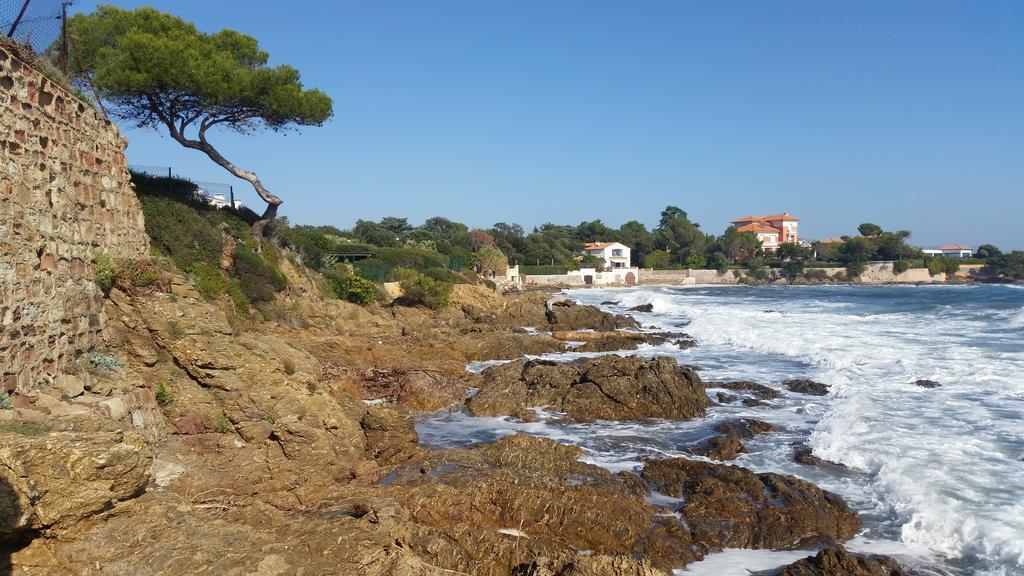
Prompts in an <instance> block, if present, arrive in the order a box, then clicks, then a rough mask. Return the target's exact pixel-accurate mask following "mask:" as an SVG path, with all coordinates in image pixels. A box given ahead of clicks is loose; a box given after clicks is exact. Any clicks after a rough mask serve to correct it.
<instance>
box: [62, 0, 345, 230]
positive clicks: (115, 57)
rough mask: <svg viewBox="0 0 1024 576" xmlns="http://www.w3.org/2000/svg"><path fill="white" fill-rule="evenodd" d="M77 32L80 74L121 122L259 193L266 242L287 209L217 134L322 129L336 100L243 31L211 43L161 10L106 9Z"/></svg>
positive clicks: (79, 19) (80, 17) (81, 17)
mask: <svg viewBox="0 0 1024 576" xmlns="http://www.w3.org/2000/svg"><path fill="white" fill-rule="evenodd" d="M68 30H69V35H70V37H71V39H72V40H71V41H72V42H73V44H74V49H73V54H74V55H75V57H74V58H72V75H73V76H74V77H75V79H76V80H77V81H80V82H83V83H87V84H88V85H89V86H90V87H92V88H93V89H94V91H95V93H96V95H97V97H98V98H99V99H100V101H101V102H105V103H107V104H108V105H109V106H110V107H111V112H112V113H113V114H114V115H115V116H116V117H118V118H120V119H121V120H124V121H128V122H132V123H134V124H135V125H136V126H138V127H151V128H163V129H166V130H167V132H168V134H170V136H171V138H173V139H174V140H175V141H176V142H178V143H179V144H181V145H182V146H184V147H186V148H190V149H193V150H198V151H200V152H203V153H204V154H206V155H207V156H208V157H209V158H210V159H211V160H213V161H214V162H216V163H217V164H218V165H220V166H221V167H223V168H224V169H226V170H227V171H228V172H230V173H231V174H233V175H234V176H236V177H238V178H241V179H243V180H246V181H247V182H249V183H250V184H252V186H253V188H254V189H255V190H256V192H257V194H259V196H260V198H262V199H263V200H264V201H265V202H266V203H267V209H266V211H265V212H264V213H263V216H262V217H261V218H260V219H259V221H257V222H256V223H255V224H254V225H253V234H254V236H255V237H256V239H257V240H259V239H261V238H262V234H263V229H264V228H265V227H266V225H267V224H268V223H269V222H270V221H271V220H273V218H274V217H275V216H276V215H277V209H278V206H280V205H281V203H282V202H283V201H282V200H281V199H280V198H279V197H277V196H275V195H273V194H271V192H270V191H269V190H267V188H266V187H265V186H264V185H263V184H262V183H261V182H260V180H259V178H258V177H257V176H256V174H255V173H254V172H251V171H249V170H245V169H242V168H239V167H238V166H236V165H234V164H233V163H231V162H230V161H228V160H227V159H226V158H225V157H224V156H223V155H222V154H221V153H220V152H219V151H218V150H217V149H216V148H215V147H214V146H213V145H212V144H211V143H210V141H209V139H208V137H209V131H210V130H211V129H215V128H225V129H229V130H233V131H235V132H239V133H242V134H250V133H253V132H256V131H258V130H261V129H270V130H285V129H290V128H295V127H298V126H319V125H321V124H323V123H324V122H325V121H326V120H327V119H329V118H330V117H331V115H332V113H333V110H332V103H331V99H330V97H328V96H327V95H326V94H324V93H323V92H321V91H319V90H315V89H305V88H303V85H302V82H301V81H300V79H299V72H298V70H296V69H295V68H293V67H291V66H287V65H280V66H268V65H267V61H268V54H267V53H266V52H265V51H263V50H261V49H260V47H259V45H258V43H257V41H256V39H255V38H252V37H251V36H247V35H245V34H241V33H239V32H235V31H234V30H221V31H219V32H215V33H212V34H207V33H205V32H201V31H199V30H197V29H196V27H195V25H193V24H192V23H190V22H186V21H184V20H182V19H181V18H179V17H177V16H174V15H171V14H166V13H163V12H159V11H157V10H154V9H152V8H139V9H137V10H122V9H120V8H116V7H114V6H108V5H102V6H99V7H98V8H97V9H96V11H95V12H92V13H88V14H76V15H75V16H73V17H71V18H70V19H69V21H68Z"/></svg>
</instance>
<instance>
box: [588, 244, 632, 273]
mask: <svg viewBox="0 0 1024 576" xmlns="http://www.w3.org/2000/svg"><path fill="white" fill-rule="evenodd" d="M583 254H585V255H588V256H597V257H598V258H601V259H602V260H604V267H605V268H629V246H626V245H625V244H620V243H618V242H588V243H586V244H584V245H583Z"/></svg>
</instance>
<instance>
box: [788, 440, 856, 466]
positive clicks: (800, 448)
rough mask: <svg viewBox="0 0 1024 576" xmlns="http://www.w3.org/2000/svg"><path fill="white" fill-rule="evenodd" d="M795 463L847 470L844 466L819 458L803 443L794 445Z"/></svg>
mask: <svg viewBox="0 0 1024 576" xmlns="http://www.w3.org/2000/svg"><path fill="white" fill-rule="evenodd" d="M793 461H794V462H796V463H797V464H804V465H805V466H831V467H834V468H846V466H845V465H844V464H840V463H838V462H833V461H831V460H825V459H823V458H818V457H817V456H815V455H814V453H813V452H812V451H811V447H810V446H808V445H807V444H804V443H803V442H797V443H796V444H794V445H793Z"/></svg>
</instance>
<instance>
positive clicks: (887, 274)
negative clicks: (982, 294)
mask: <svg viewBox="0 0 1024 576" xmlns="http://www.w3.org/2000/svg"><path fill="white" fill-rule="evenodd" d="M807 270H815V271H818V270H820V271H822V272H824V273H825V274H826V275H827V276H828V277H829V278H833V279H834V278H836V277H837V276H845V275H846V268H808V269H807ZM772 274H773V277H776V278H779V277H783V276H784V272H783V271H782V270H781V269H778V268H776V269H774V270H772ZM744 276H746V271H745V270H729V271H727V272H726V273H724V274H722V273H719V272H718V271H717V270H651V269H648V268H644V269H642V270H641V273H640V278H641V281H642V282H641V283H642V284H648V285H663V286H664V285H684V284H691V283H692V284H737V283H739V281H740V278H742V277H744ZM945 281H946V275H945V274H936V275H935V276H932V275H931V274H930V273H929V272H928V269H927V268H911V269H910V270H905V271H903V272H901V273H899V274H896V273H895V271H894V270H893V264H892V262H871V263H869V264H868V265H867V266H865V268H864V273H863V274H861V275H860V277H858V278H857V279H856V280H855V283H859V284H920V283H933V282H945Z"/></svg>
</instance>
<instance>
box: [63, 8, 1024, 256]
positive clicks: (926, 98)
mask: <svg viewBox="0 0 1024 576" xmlns="http://www.w3.org/2000/svg"><path fill="white" fill-rule="evenodd" d="M114 3H115V4H117V5H118V6H121V7H126V8H130V7H135V6H140V5H152V6H154V7H156V8H159V9H162V10H165V11H169V12H173V13H175V14H178V15H180V16H182V17H184V18H186V19H188V20H192V21H194V22H195V23H196V24H197V25H198V26H199V27H200V28H201V29H204V30H208V31H215V30H218V29H220V28H234V29H236V30H239V31H241V32H245V33H248V34H251V35H253V36H255V37H256V38H258V39H259V41H260V43H261V45H262V46H263V47H264V48H265V49H266V50H268V51H269V52H270V54H271V59H272V63H289V64H292V65H294V66H296V67H297V68H298V69H299V70H301V71H302V74H303V80H304V82H305V83H306V85H307V86H311V87H318V88H320V89H322V90H324V91H325V92H327V93H328V94H329V95H331V96H332V97H333V99H334V111H335V116H334V118H333V119H332V120H331V121H330V122H329V123H328V124H326V125H325V126H324V127H322V128H309V129H305V130H303V131H302V132H301V133H299V134H287V135H282V134H273V133H265V134H262V135H259V136H255V137H251V136H250V137H242V136H237V135H233V134H230V133H221V134H217V135H215V136H216V139H214V138H211V140H213V141H214V142H215V144H218V145H219V147H220V149H221V150H222V152H224V154H225V156H227V157H228V158H229V159H231V160H233V161H234V162H236V163H237V164H239V165H241V166H243V167H247V168H251V169H253V170H256V171H257V172H258V173H259V174H260V176H261V177H262V178H263V180H264V182H265V183H266V184H267V185H268V186H269V187H270V188H271V190H273V191H274V192H275V193H277V194H278V195H279V196H281V197H282V198H284V200H285V204H284V206H283V207H282V212H283V213H284V214H287V215H288V216H289V218H290V219H291V220H292V221H293V222H299V223H310V224H334V225H337V226H340V227H348V226H351V225H352V224H353V223H354V222H355V220H356V219H357V218H363V219H374V220H375V219H378V218H380V217H382V216H405V217H408V218H410V220H411V221H412V222H414V223H420V222H422V221H423V220H424V219H426V218H428V217H430V216H435V215H443V216H446V217H449V218H452V219H455V220H459V221H462V222H466V223H467V224H469V225H470V226H479V227H488V226H490V225H492V224H493V223H495V222H499V221H505V222H518V223H520V224H522V225H524V226H525V227H526V228H527V229H529V228H530V227H532V226H534V225H539V224H542V223H544V222H547V221H553V222H557V223H568V224H576V223H579V222H580V221H583V220H591V219H595V218H600V219H601V220H603V221H604V222H605V223H606V224H609V225H612V226H618V225H620V224H621V223H623V222H624V221H626V220H631V219H636V220H640V221H641V222H644V223H646V224H648V225H653V224H655V223H656V222H657V220H658V213H659V212H660V210H661V209H662V208H664V207H665V206H666V205H668V204H673V205H677V206H680V207H682V208H683V209H684V210H686V211H687V212H688V213H689V214H690V217H691V218H692V219H694V220H696V221H697V222H699V223H700V224H701V225H702V228H703V229H704V230H705V231H708V232H714V233H716V234H717V233H721V231H722V230H723V229H724V228H725V226H727V225H728V222H729V221H730V220H731V219H733V218H735V217H738V216H744V215H748V214H759V213H767V214H770V213H778V212H781V211H788V212H790V213H793V214H796V215H798V216H800V217H801V218H802V219H803V220H802V222H801V232H802V234H803V235H804V236H805V237H809V238H819V237H824V236H831V235H841V234H849V233H854V232H855V229H856V226H857V224H859V223H861V222H865V221H871V222H875V223H877V224H880V225H881V226H883V227H884V228H887V229H889V228H891V229H899V228H905V229H910V230H912V231H913V233H914V236H913V238H912V241H914V242H916V243H918V244H922V245H932V244H941V243H953V242H962V243H967V244H971V245H974V246H977V244H979V243H982V242H992V243H995V244H997V245H999V246H1001V247H1003V248H1024V226H1022V225H1020V224H1019V221H1020V220H1021V218H1022V217H1024V32H1022V31H1024V2H1020V1H1019V0H1008V1H1003V2H986V1H978V2H974V1H971V2H968V1H966V0H965V1H956V2H953V1H943V0H927V1H900V2H896V1H892V0H886V1H879V2H870V1H848V2H821V1H818V0H808V1H799V2H798V1H773V2H765V1H762V0H756V1H739V0H736V1H733V0H729V1H707V2H693V1H677V0H673V1H661V0H645V1H637V2H634V1H626V0H621V1H614V2H612V1H603V0H557V1H553V0H536V1H535V0H516V1H511V2H510V1H504V2H498V1H483V0H438V1H424V0H416V1H394V0H364V1H358V2H352V1H331V2H319V1H303V2H295V1H293V2H252V1H251V0H247V1H241V0H217V1H216V2H211V1H203V2H198V1H192V0H174V1H170V0H163V1H161V0H153V1H150V2H134V1H127V0H125V1H118V2H114ZM94 5H95V3H93V2H88V1H82V2H80V3H79V4H78V5H77V6H76V9H77V10H90V9H91V8H92V7H93V6H94ZM125 134H126V136H127V137H128V139H129V142H130V144H129V148H128V157H129V161H130V162H132V163H136V164H150V165H173V166H174V168H175V170H176V171H177V172H180V173H181V174H184V175H188V176H191V177H192V178H193V179H196V180H208V181H215V182H225V183H227V182H231V181H232V180H231V177H230V176H229V175H228V174H227V173H226V172H223V171H222V170H221V169H220V168H219V167H217V166H215V165H214V164H212V163H211V162H210V161H209V160H207V159H206V158H205V157H204V156H202V155H201V154H199V153H197V152H193V151H188V150H184V149H182V148H181V147H179V146H178V145H177V144H176V143H174V142H173V141H171V140H170V139H169V138H167V137H165V136H162V135H161V134H158V133H156V132H152V131H140V130H132V129H129V130H126V131H125ZM243 184H244V183H242V182H240V181H239V182H238V183H237V184H236V186H235V188H236V191H239V190H244V192H242V193H240V195H241V196H242V198H243V199H244V200H246V201H247V202H248V203H250V205H254V206H255V205H257V204H258V199H257V198H256V196H255V194H254V193H252V192H250V191H248V190H245V186H244V185H243ZM258 207H259V208H262V205H259V206H258Z"/></svg>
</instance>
